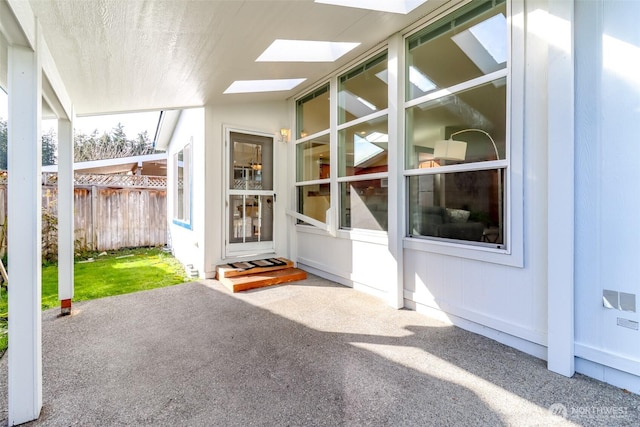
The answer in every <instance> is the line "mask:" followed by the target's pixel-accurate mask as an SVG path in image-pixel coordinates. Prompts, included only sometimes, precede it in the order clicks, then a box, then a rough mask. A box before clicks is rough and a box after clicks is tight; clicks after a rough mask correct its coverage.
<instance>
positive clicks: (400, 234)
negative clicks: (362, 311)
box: [387, 34, 405, 308]
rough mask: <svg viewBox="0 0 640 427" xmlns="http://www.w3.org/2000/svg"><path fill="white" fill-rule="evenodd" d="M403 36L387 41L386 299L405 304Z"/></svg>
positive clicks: (399, 304) (397, 304)
mask: <svg viewBox="0 0 640 427" xmlns="http://www.w3.org/2000/svg"><path fill="white" fill-rule="evenodd" d="M403 52H404V38H403V37H402V36H401V35H400V34H396V35H394V36H393V37H392V38H391V39H390V40H389V54H388V58H389V59H388V76H389V79H388V87H389V150H388V153H389V201H388V203H389V209H388V212H389V229H388V233H389V252H391V255H392V256H393V259H394V260H395V262H396V281H395V283H391V284H390V288H389V290H388V298H387V302H388V304H389V305H390V306H391V307H394V308H402V307H404V261H403V253H404V249H403V247H402V243H403V241H404V239H403V238H404V234H405V220H404V216H403V215H402V212H404V209H405V207H404V206H405V205H404V202H405V198H404V191H403V188H404V179H403V175H402V172H403V170H404V126H403V124H404V105H403V101H402V100H403V99H404V97H403V96H402V94H403V91H404V71H403V70H404V62H403V58H404V55H403Z"/></svg>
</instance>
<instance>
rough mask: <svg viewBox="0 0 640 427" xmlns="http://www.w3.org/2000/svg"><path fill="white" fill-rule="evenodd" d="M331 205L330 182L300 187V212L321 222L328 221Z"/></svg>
mask: <svg viewBox="0 0 640 427" xmlns="http://www.w3.org/2000/svg"><path fill="white" fill-rule="evenodd" d="M330 207H331V191H330V190H329V184H316V185H302V186H299V187H298V212H299V213H301V214H302V215H305V216H308V217H310V218H313V219H315V220H317V221H320V222H326V221H327V218H326V214H327V210H328V209H329V208H330Z"/></svg>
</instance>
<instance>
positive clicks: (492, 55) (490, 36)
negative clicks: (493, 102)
mask: <svg viewBox="0 0 640 427" xmlns="http://www.w3.org/2000/svg"><path fill="white" fill-rule="evenodd" d="M451 39H452V40H453V41H454V42H455V43H456V44H457V45H458V47H459V48H460V49H462V51H463V52H464V53H465V55H467V56H468V57H469V59H471V60H472V61H473V63H474V64H476V66H477V67H478V68H479V69H480V70H481V71H482V72H483V73H490V72H493V71H496V70H498V69H500V68H501V67H502V65H501V64H504V63H505V62H506V61H507V18H505V16H504V15H503V14H501V13H500V14H498V15H495V16H492V17H491V18H489V19H487V20H486V21H482V22H481V23H479V24H477V25H474V26H473V27H471V28H469V29H467V30H465V31H463V32H461V33H460V34H456V35H455V36H453V37H451Z"/></svg>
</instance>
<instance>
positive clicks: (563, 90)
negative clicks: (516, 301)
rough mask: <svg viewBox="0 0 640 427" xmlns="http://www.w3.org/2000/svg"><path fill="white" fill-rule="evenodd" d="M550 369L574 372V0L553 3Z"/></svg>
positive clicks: (549, 85)
mask: <svg viewBox="0 0 640 427" xmlns="http://www.w3.org/2000/svg"><path fill="white" fill-rule="evenodd" d="M549 16H550V19H549V22H548V25H549V26H550V27H555V28H549V34H554V43H550V44H549V56H548V64H549V65H548V67H549V70H548V71H549V72H548V88H547V99H548V102H547V105H548V142H547V143H548V147H549V150H548V152H549V155H548V160H547V165H548V166H547V167H548V183H549V188H548V194H547V197H548V214H547V216H548V231H547V232H548V235H547V242H548V246H547V248H548V249H547V256H548V264H547V269H548V270H547V277H548V282H547V286H548V288H547V297H548V315H547V316H548V317H547V322H548V347H547V358H548V368H549V370H551V371H554V372H557V373H559V374H562V375H566V376H572V375H573V374H574V373H575V366H574V364H575V362H574V360H575V349H574V346H575V345H574V340H575V338H574V180H575V174H574V150H575V149H574V69H573V64H574V55H573V2H571V1H565V0H551V1H549Z"/></svg>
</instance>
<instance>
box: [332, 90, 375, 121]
mask: <svg viewBox="0 0 640 427" xmlns="http://www.w3.org/2000/svg"><path fill="white" fill-rule="evenodd" d="M338 103H339V105H340V107H341V108H344V109H345V110H347V111H348V112H349V113H351V114H353V115H354V116H355V117H363V116H366V115H367V114H371V113H373V112H374V111H377V110H378V108H377V107H376V106H375V105H374V104H372V103H371V102H370V101H367V100H366V99H364V98H362V97H360V96H356V95H354V94H353V93H351V92H349V91H348V90H343V91H340V93H339V94H338Z"/></svg>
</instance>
